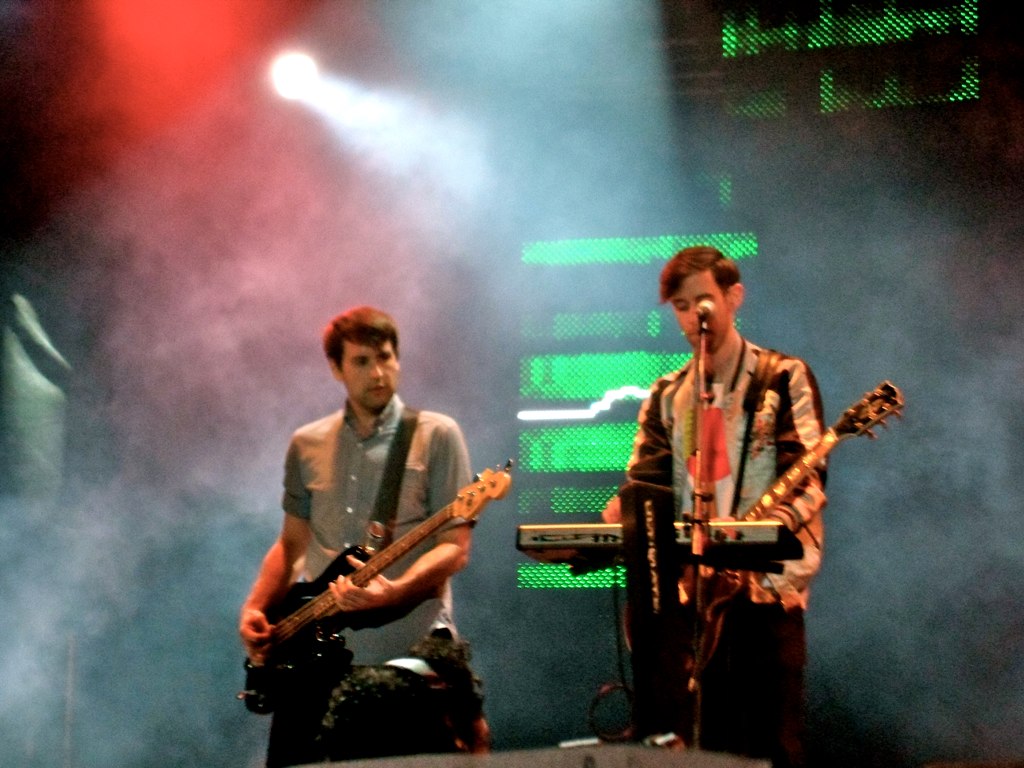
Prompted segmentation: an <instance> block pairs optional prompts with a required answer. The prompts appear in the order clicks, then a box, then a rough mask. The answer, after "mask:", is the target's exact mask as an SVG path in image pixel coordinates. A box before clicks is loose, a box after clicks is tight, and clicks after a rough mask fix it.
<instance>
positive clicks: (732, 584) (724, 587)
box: [702, 381, 903, 664]
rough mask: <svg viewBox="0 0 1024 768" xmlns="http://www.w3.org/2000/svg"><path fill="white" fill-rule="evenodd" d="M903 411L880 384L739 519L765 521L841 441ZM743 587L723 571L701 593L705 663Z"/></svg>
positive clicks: (895, 392)
mask: <svg viewBox="0 0 1024 768" xmlns="http://www.w3.org/2000/svg"><path fill="white" fill-rule="evenodd" d="M902 409H903V393H902V392H900V390H899V389H898V388H897V387H896V386H895V385H893V384H892V383H891V382H888V381H883V382H882V383H881V384H879V385H878V386H877V387H875V389H873V390H872V391H870V392H868V393H866V394H865V395H864V396H863V397H862V398H861V399H860V400H859V401H858V402H857V403H855V404H854V405H853V406H851V407H850V408H848V409H847V410H846V411H845V412H844V413H843V415H842V416H841V417H840V418H839V420H838V421H836V423H835V424H834V425H833V426H832V427H831V428H829V430H828V431H827V432H825V434H824V435H822V437H821V439H820V440H819V441H818V442H817V444H815V445H814V447H812V448H810V449H808V450H807V451H806V452H805V453H804V454H803V455H802V456H801V457H800V458H799V459H797V461H795V462H794V463H793V465H792V466H791V467H790V468H789V469H788V470H786V472H784V473H783V474H782V476H781V477H779V478H778V479H777V480H776V481H775V482H774V483H772V484H771V486H770V487H769V488H767V489H766V490H765V492H764V493H763V494H762V495H761V497H760V498H759V499H758V500H757V502H756V503H755V504H754V505H753V506H752V507H750V509H748V510H747V511H746V512H745V513H744V514H743V515H741V516H740V518H739V519H740V520H741V521H753V520H760V519H762V518H764V517H765V515H766V514H767V513H768V512H769V511H771V509H772V508H773V507H775V505H776V504H778V503H780V502H781V501H783V500H784V499H785V498H786V497H787V496H788V495H789V494H790V492H792V490H793V489H794V488H796V486H797V485H798V484H799V483H800V482H801V481H802V480H803V479H804V478H805V477H807V474H808V473H809V472H810V471H811V470H812V469H813V468H814V467H816V466H818V464H819V462H820V461H821V460H822V459H824V458H825V457H826V456H827V455H828V454H829V453H830V452H831V451H832V449H833V448H835V447H836V446H837V445H838V444H839V443H840V442H842V441H843V440H846V439H848V438H851V437H857V436H858V435H867V436H868V437H871V438H874V437H875V433H874V432H872V431H871V430H872V427H875V426H877V425H879V424H881V425H882V426H885V420H886V419H887V418H889V417H890V416H899V415H900V412H901V411H902ZM745 586H746V579H745V578H744V573H743V572H742V571H729V570H724V571H717V572H715V573H714V574H712V575H711V578H710V579H709V583H708V585H707V587H708V588H707V590H706V591H705V592H703V593H702V594H706V595H708V600H707V602H706V607H705V611H704V620H705V626H704V632H703V637H704V642H703V644H702V648H703V649H704V654H703V661H704V663H705V664H706V663H707V661H708V659H710V658H711V654H712V653H714V649H715V646H716V645H717V641H718V634H719V630H720V629H721V622H722V619H723V618H724V615H725V612H726V611H725V608H726V607H727V606H728V603H729V602H730V601H731V600H732V599H733V598H735V597H736V596H737V595H739V594H740V593H741V592H742V591H743V589H744V588H745Z"/></svg>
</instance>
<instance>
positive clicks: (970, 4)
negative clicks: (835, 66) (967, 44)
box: [722, 0, 978, 59]
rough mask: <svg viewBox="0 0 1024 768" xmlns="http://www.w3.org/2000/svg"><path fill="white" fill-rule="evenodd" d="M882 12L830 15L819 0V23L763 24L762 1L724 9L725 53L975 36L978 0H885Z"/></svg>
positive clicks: (854, 7) (732, 55)
mask: <svg viewBox="0 0 1024 768" xmlns="http://www.w3.org/2000/svg"><path fill="white" fill-rule="evenodd" d="M882 5H883V7H882V10H880V11H879V10H874V9H868V8H863V7H860V6H857V5H852V6H850V7H849V9H848V11H847V13H845V14H843V15H836V14H834V13H832V3H831V1H830V0H821V2H820V3H819V8H820V14H819V17H818V21H817V23H814V24H799V23H796V22H789V23H786V24H781V25H779V26H775V27H765V26H763V25H762V24H761V22H760V19H759V18H758V10H757V9H758V4H756V3H751V4H750V6H749V7H748V9H747V10H746V11H745V12H742V13H741V12H736V11H726V12H725V13H724V14H723V16H722V57H723V58H726V59H730V58H738V57H741V56H757V55H759V54H762V53H764V52H765V51H769V50H784V51H802V50H803V51H807V50H822V49H827V48H850V47H854V46H867V45H886V44H889V43H902V42H907V41H911V40H916V39H919V38H921V37H925V36H927V37H940V36H946V35H954V34H956V35H976V34H977V33H978V0H962V2H956V3H947V4H945V5H944V7H941V8H935V9H927V10H926V9H918V8H899V7H897V3H895V2H891V1H890V2H884V3H883V4H882Z"/></svg>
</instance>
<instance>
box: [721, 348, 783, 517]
mask: <svg viewBox="0 0 1024 768" xmlns="http://www.w3.org/2000/svg"><path fill="white" fill-rule="evenodd" d="M781 359H782V354H781V353H780V352H777V351H776V350H774V349H762V350H761V352H760V354H759V355H758V356H757V366H756V367H755V368H754V375H753V377H752V378H751V380H750V385H749V386H748V387H747V394H746V397H744V398H743V410H744V411H746V413H747V426H746V428H745V429H744V431H743V449H742V450H741V451H740V468H739V471H738V472H737V473H736V485H735V490H734V491H733V494H732V516H733V517H735V516H736V512H737V511H738V510H739V504H740V489H741V488H742V487H743V473H744V471H745V470H746V468H747V452H748V451H749V450H750V432H751V429H752V428H753V425H754V414H755V413H757V410H758V408H760V407H761V403H762V401H763V400H764V393H765V392H767V391H768V384H769V383H770V382H771V380H772V376H773V375H774V374H775V369H776V368H777V367H778V365H779V360H781Z"/></svg>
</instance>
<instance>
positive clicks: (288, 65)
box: [270, 53, 320, 100]
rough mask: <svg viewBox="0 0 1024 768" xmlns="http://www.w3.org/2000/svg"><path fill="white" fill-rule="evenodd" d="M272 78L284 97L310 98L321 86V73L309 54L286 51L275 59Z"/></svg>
mask: <svg viewBox="0 0 1024 768" xmlns="http://www.w3.org/2000/svg"><path fill="white" fill-rule="evenodd" d="M270 79H271V81H272V82H273V83H274V88H275V89H276V90H277V92H278V93H279V94H280V95H281V96H283V97H284V98H286V99H293V100H298V99H308V98H310V97H311V96H312V95H313V94H314V93H315V92H316V89H317V87H318V86H319V80H320V73H319V71H318V70H317V66H316V62H315V61H313V59H312V58H311V57H310V56H308V55H307V54H305V53H285V54H282V55H281V56H278V57H277V58H276V59H274V63H273V64H272V65H271V67H270Z"/></svg>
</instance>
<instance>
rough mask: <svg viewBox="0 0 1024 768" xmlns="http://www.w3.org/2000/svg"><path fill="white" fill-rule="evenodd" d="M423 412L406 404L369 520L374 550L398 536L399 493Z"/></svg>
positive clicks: (369, 542) (368, 541)
mask: <svg viewBox="0 0 1024 768" xmlns="http://www.w3.org/2000/svg"><path fill="white" fill-rule="evenodd" d="M419 415H420V412H419V411H417V410H416V409H415V408H409V407H406V408H404V409H403V411H402V418H401V419H400V420H399V422H398V429H397V431H396V432H395V436H394V438H393V439H392V440H391V448H390V449H389V450H388V458H387V462H386V463H385V464H384V473H383V474H382V475H381V478H380V488H378V489H377V499H376V502H375V503H374V505H373V515H371V516H370V520H369V522H368V523H367V524H366V549H367V550H369V551H371V552H376V551H378V550H380V549H383V548H384V547H386V546H387V545H388V544H390V543H391V540H392V539H393V538H394V536H393V533H394V527H395V513H396V512H397V511H398V497H399V494H400V492H401V490H402V476H403V475H404V474H405V472H404V470H405V459H406V456H408V455H409V446H410V445H412V435H413V432H415V431H416V422H417V420H418V419H419Z"/></svg>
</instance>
